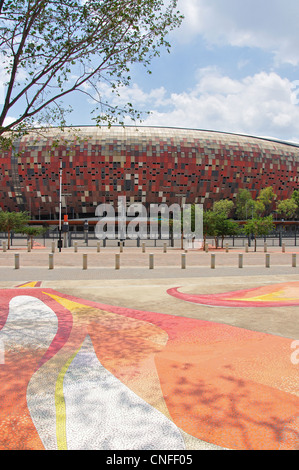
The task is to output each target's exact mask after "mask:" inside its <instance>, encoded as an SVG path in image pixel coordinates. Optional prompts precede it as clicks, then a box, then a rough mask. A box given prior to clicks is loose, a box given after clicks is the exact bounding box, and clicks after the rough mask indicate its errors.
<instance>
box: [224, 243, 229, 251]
mask: <svg viewBox="0 0 299 470" xmlns="http://www.w3.org/2000/svg"><path fill="white" fill-rule="evenodd" d="M225 251H226V253H228V252H229V249H228V243H226V244H225Z"/></svg>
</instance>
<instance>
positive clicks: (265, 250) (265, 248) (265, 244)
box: [264, 243, 268, 253]
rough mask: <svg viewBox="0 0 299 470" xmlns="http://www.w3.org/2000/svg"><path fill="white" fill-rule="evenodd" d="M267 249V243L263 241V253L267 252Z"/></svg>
mask: <svg viewBox="0 0 299 470" xmlns="http://www.w3.org/2000/svg"><path fill="white" fill-rule="evenodd" d="M267 251H268V245H267V243H264V253H267Z"/></svg>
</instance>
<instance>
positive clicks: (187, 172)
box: [0, 126, 299, 219]
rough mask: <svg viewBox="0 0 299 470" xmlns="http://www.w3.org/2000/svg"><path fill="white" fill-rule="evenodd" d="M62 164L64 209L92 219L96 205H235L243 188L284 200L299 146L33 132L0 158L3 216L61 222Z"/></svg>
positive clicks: (130, 131) (294, 183)
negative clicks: (23, 213)
mask: <svg viewBox="0 0 299 470" xmlns="http://www.w3.org/2000/svg"><path fill="white" fill-rule="evenodd" d="M60 162H62V168H63V170H62V194H63V197H62V210H63V213H64V214H68V215H69V218H81V217H94V216H95V209H96V207H97V205H99V204H102V203H113V204H114V205H116V204H117V201H118V197H119V196H126V200H127V203H128V204H132V203H134V202H142V203H143V204H144V205H145V206H147V207H148V206H149V204H151V203H159V204H161V203H164V204H168V205H171V204H173V203H176V204H180V205H182V204H184V203H187V204H188V203H197V204H203V205H204V207H205V208H210V207H211V206H212V204H213V202H214V201H218V200H220V199H232V200H234V199H235V197H236V195H237V192H238V190H239V189H240V188H247V189H249V190H250V191H251V192H252V195H253V197H254V198H255V197H256V196H257V194H258V193H259V191H260V190H261V189H262V188H265V187H267V186H273V188H274V190H275V192H276V194H277V195H278V197H279V199H286V198H288V197H290V196H291V194H292V192H293V190H294V189H298V188H299V145H296V144H291V143H286V142H280V141H275V140H268V139H263V138H256V137H250V136H245V135H236V134H228V133H221V132H214V131H202V130H191V129H178V128H161V127H159V128H158V127H131V126H129V127H121V126H113V127H112V128H110V129H109V128H106V127H104V128H103V127H101V128H98V127H81V128H80V129H78V128H68V129H65V130H64V131H63V132H62V131H61V130H60V129H56V128H55V129H49V130H47V132H44V131H43V133H41V132H40V131H38V130H36V131H34V132H32V133H30V134H29V135H26V136H24V137H23V138H22V139H20V140H19V141H18V142H15V146H14V148H13V149H12V150H11V151H7V152H2V154H1V158H0V183H1V201H0V207H1V208H2V209H3V210H10V211H16V210H27V211H28V212H29V213H30V214H31V216H32V219H39V218H40V219H49V218H51V219H57V218H58V215H59V169H60Z"/></svg>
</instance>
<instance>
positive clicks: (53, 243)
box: [51, 242, 55, 253]
mask: <svg viewBox="0 0 299 470" xmlns="http://www.w3.org/2000/svg"><path fill="white" fill-rule="evenodd" d="M51 251H52V253H55V242H52V243H51Z"/></svg>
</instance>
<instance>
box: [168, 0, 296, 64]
mask: <svg viewBox="0 0 299 470" xmlns="http://www.w3.org/2000/svg"><path fill="white" fill-rule="evenodd" d="M180 10H181V12H182V13H183V14H184V15H185V21H184V22H183V25H182V27H181V28H180V29H179V30H177V32H176V35H177V37H178V38H179V39H180V40H181V41H182V42H186V43H187V42H188V41H191V40H192V39H194V37H195V36H196V35H201V36H203V37H204V38H205V40H206V42H207V43H208V44H210V45H223V44H226V45H231V46H239V47H241V46H245V47H257V48H260V49H263V50H266V51H269V52H272V53H274V54H275V57H276V60H277V61H279V62H288V63H291V64H293V65H297V64H299V35H298V17H299V2H298V0H284V1H281V0H262V1H260V0H242V1H240V0H225V1H224V0H213V1H212V2H211V1H210V0H182V1H181V3H180Z"/></svg>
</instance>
